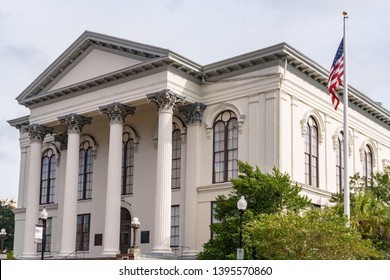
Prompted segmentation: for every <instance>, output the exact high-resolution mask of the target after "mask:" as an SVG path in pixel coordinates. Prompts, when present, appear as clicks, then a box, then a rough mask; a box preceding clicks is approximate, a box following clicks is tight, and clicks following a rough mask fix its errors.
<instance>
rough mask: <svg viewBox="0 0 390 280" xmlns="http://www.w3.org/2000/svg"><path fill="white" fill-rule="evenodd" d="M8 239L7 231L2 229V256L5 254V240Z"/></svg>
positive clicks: (0, 237) (0, 233)
mask: <svg viewBox="0 0 390 280" xmlns="http://www.w3.org/2000/svg"><path fill="white" fill-rule="evenodd" d="M6 238H7V232H6V231H5V229H3V228H2V229H1V231H0V239H1V254H2V253H3V252H4V239H6Z"/></svg>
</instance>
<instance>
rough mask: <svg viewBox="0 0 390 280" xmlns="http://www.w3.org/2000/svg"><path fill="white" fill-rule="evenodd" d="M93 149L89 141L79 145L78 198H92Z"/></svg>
mask: <svg viewBox="0 0 390 280" xmlns="http://www.w3.org/2000/svg"><path fill="white" fill-rule="evenodd" d="M92 172H93V151H92V145H91V144H90V143H89V141H84V142H83V143H81V145H80V152H79V182H78V195H77V198H78V200H84V199H91V198H92Z"/></svg>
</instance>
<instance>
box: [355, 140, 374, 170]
mask: <svg viewBox="0 0 390 280" xmlns="http://www.w3.org/2000/svg"><path fill="white" fill-rule="evenodd" d="M366 146H368V147H369V148H370V150H371V153H372V167H373V168H376V163H377V158H378V150H377V147H376V145H375V143H374V142H373V141H372V140H371V139H369V140H366V141H364V142H363V143H362V145H361V146H360V148H359V152H360V162H363V161H364V149H365V148H366Z"/></svg>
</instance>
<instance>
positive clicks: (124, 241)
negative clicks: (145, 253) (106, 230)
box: [119, 208, 131, 254]
mask: <svg viewBox="0 0 390 280" xmlns="http://www.w3.org/2000/svg"><path fill="white" fill-rule="evenodd" d="M130 244H131V215H130V212H129V210H127V209H126V208H121V230H120V238H119V249H120V250H121V253H122V254H127V249H128V248H130Z"/></svg>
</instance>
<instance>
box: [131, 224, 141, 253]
mask: <svg viewBox="0 0 390 280" xmlns="http://www.w3.org/2000/svg"><path fill="white" fill-rule="evenodd" d="M140 224H141V223H140V222H139V220H138V218H137V217H134V219H133V220H132V221H131V227H132V228H133V235H134V237H133V246H131V248H133V249H137V248H138V247H137V245H136V237H137V229H138V228H139V226H140Z"/></svg>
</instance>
